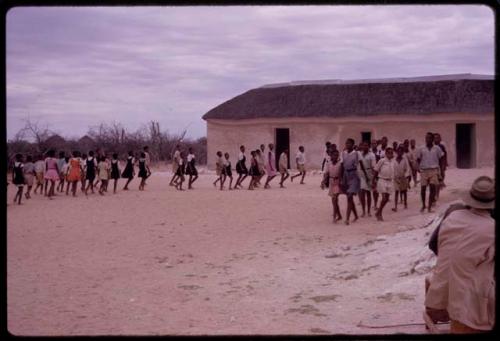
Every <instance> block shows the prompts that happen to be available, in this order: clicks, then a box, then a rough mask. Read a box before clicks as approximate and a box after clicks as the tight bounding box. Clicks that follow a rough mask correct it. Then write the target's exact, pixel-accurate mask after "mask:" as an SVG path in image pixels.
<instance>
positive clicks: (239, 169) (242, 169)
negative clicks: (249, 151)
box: [234, 145, 248, 189]
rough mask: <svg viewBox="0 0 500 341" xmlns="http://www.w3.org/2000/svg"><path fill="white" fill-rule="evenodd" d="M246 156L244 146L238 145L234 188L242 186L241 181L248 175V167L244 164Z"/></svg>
mask: <svg viewBox="0 0 500 341" xmlns="http://www.w3.org/2000/svg"><path fill="white" fill-rule="evenodd" d="M246 159H247V158H246V156H245V146H243V145H242V146H240V154H239V155H238V162H236V173H238V179H236V185H234V188H235V189H237V188H242V186H241V183H242V182H243V180H245V179H246V177H247V176H248V169H247V165H246Z"/></svg>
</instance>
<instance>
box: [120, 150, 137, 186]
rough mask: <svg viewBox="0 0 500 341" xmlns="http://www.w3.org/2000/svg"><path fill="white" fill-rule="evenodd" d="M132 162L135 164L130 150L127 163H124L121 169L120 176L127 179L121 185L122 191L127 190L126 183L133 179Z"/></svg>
mask: <svg viewBox="0 0 500 341" xmlns="http://www.w3.org/2000/svg"><path fill="white" fill-rule="evenodd" d="M134 164H135V159H134V153H133V152H132V151H129V152H128V157H127V164H126V165H125V169H124V170H123V173H122V178H125V179H127V182H126V183H125V186H124V187H123V190H124V191H128V184H129V183H130V181H132V180H133V179H134V175H135V171H134Z"/></svg>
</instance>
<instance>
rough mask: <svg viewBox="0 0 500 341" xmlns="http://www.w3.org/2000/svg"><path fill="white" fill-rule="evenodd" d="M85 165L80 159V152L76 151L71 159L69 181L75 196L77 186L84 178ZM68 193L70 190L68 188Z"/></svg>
mask: <svg viewBox="0 0 500 341" xmlns="http://www.w3.org/2000/svg"><path fill="white" fill-rule="evenodd" d="M82 173H83V167H82V163H81V160H80V152H79V151H74V152H73V157H72V158H71V159H70V160H69V168H68V183H71V192H72V193H73V196H74V197H76V186H77V184H78V181H80V180H81V179H82ZM66 194H68V190H67V189H66Z"/></svg>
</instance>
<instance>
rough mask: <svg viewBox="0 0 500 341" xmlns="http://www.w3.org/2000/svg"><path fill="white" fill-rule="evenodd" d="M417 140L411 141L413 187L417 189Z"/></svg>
mask: <svg viewBox="0 0 500 341" xmlns="http://www.w3.org/2000/svg"><path fill="white" fill-rule="evenodd" d="M415 143H416V142H415V140H414V139H411V140H410V162H411V176H412V178H413V186H415V187H417V183H418V181H417V172H418V164H417V151H418V149H417V148H416V146H415Z"/></svg>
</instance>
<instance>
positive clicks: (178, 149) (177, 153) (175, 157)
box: [169, 145, 181, 186]
mask: <svg viewBox="0 0 500 341" xmlns="http://www.w3.org/2000/svg"><path fill="white" fill-rule="evenodd" d="M180 157H181V147H180V146H179V145H176V146H175V151H174V155H173V156H172V174H173V176H172V179H171V180H170V183H169V185H170V186H175V184H174V183H175V182H176V180H177V168H179V158H180Z"/></svg>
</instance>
